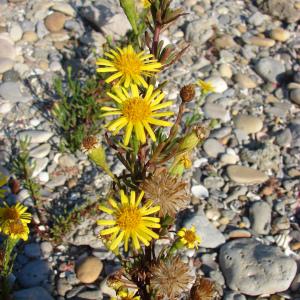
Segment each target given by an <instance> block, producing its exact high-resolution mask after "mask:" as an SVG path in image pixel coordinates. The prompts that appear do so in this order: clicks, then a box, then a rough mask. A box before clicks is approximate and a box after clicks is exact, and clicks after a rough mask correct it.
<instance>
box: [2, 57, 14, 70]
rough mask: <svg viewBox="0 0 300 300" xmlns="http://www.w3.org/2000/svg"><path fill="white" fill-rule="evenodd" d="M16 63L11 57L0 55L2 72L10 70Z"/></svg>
mask: <svg viewBox="0 0 300 300" xmlns="http://www.w3.org/2000/svg"><path fill="white" fill-rule="evenodd" d="M13 65H14V61H13V60H12V59H10V58H2V57H0V74H1V73H4V72H6V71H8V70H10V69H11V68H12V67H13Z"/></svg>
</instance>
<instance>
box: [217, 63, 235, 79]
mask: <svg viewBox="0 0 300 300" xmlns="http://www.w3.org/2000/svg"><path fill="white" fill-rule="evenodd" d="M219 72H220V74H221V76H222V77H226V78H231V77H232V69H231V66H230V65H229V64H222V65H220V68H219Z"/></svg>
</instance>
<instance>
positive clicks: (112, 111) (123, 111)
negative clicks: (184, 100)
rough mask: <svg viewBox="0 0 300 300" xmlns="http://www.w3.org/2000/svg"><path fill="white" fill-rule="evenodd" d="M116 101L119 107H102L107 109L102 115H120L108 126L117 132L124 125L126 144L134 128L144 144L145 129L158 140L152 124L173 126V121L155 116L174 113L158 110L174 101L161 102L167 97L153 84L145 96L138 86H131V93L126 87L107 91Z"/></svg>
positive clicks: (153, 138) (103, 109)
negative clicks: (155, 88)
mask: <svg viewBox="0 0 300 300" xmlns="http://www.w3.org/2000/svg"><path fill="white" fill-rule="evenodd" d="M107 95H108V96H110V97H111V98H112V99H113V100H114V101H115V102H117V106H118V107H117V108H114V107H107V106H104V107H101V110H102V111H106V112H105V113H104V114H102V116H110V115H119V118H118V119H116V120H113V121H112V122H110V123H108V124H107V125H106V126H107V128H108V130H110V131H112V132H113V134H117V133H118V132H119V131H120V130H121V129H122V128H123V127H125V126H127V127H126V131H125V136H124V145H125V146H126V145H128V143H129V140H130V137H131V134H132V130H133V129H134V131H135V135H136V137H137V139H138V140H139V141H141V143H142V144H144V143H145V142H146V134H145V129H146V131H147V132H148V134H149V135H150V137H151V139H152V140H153V141H156V137H155V134H154V132H153V130H152V128H151V127H150V124H153V125H158V126H171V125H172V123H170V122H167V121H163V120H158V119H156V118H155V117H166V116H171V115H173V112H171V111H167V112H156V111H157V110H159V109H162V108H165V107H168V106H170V105H172V101H166V102H164V103H161V101H162V100H163V98H164V97H165V95H164V93H162V92H161V91H160V90H155V91H154V87H153V85H150V86H149V87H148V89H147V92H146V94H145V96H142V95H140V93H139V90H138V88H137V86H136V85H135V84H134V85H132V86H131V94H129V93H128V91H127V90H126V89H125V88H123V87H122V88H120V87H118V88H115V89H114V93H107Z"/></svg>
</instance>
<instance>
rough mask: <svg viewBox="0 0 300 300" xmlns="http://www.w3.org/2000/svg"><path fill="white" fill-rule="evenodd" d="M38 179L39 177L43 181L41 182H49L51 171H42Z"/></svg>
mask: <svg viewBox="0 0 300 300" xmlns="http://www.w3.org/2000/svg"><path fill="white" fill-rule="evenodd" d="M38 179H39V181H41V182H43V183H46V182H48V181H49V179H50V176H49V173H48V172H41V173H40V174H39V175H38Z"/></svg>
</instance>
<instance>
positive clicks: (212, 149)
mask: <svg viewBox="0 0 300 300" xmlns="http://www.w3.org/2000/svg"><path fill="white" fill-rule="evenodd" d="M203 149H204V151H205V152H206V154H207V155H208V156H209V157H214V158H217V157H218V156H219V155H220V154H222V153H224V152H225V148H224V146H223V145H222V144H221V143H220V142H218V141H217V140H216V139H207V140H206V141H205V142H204V144H203Z"/></svg>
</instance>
